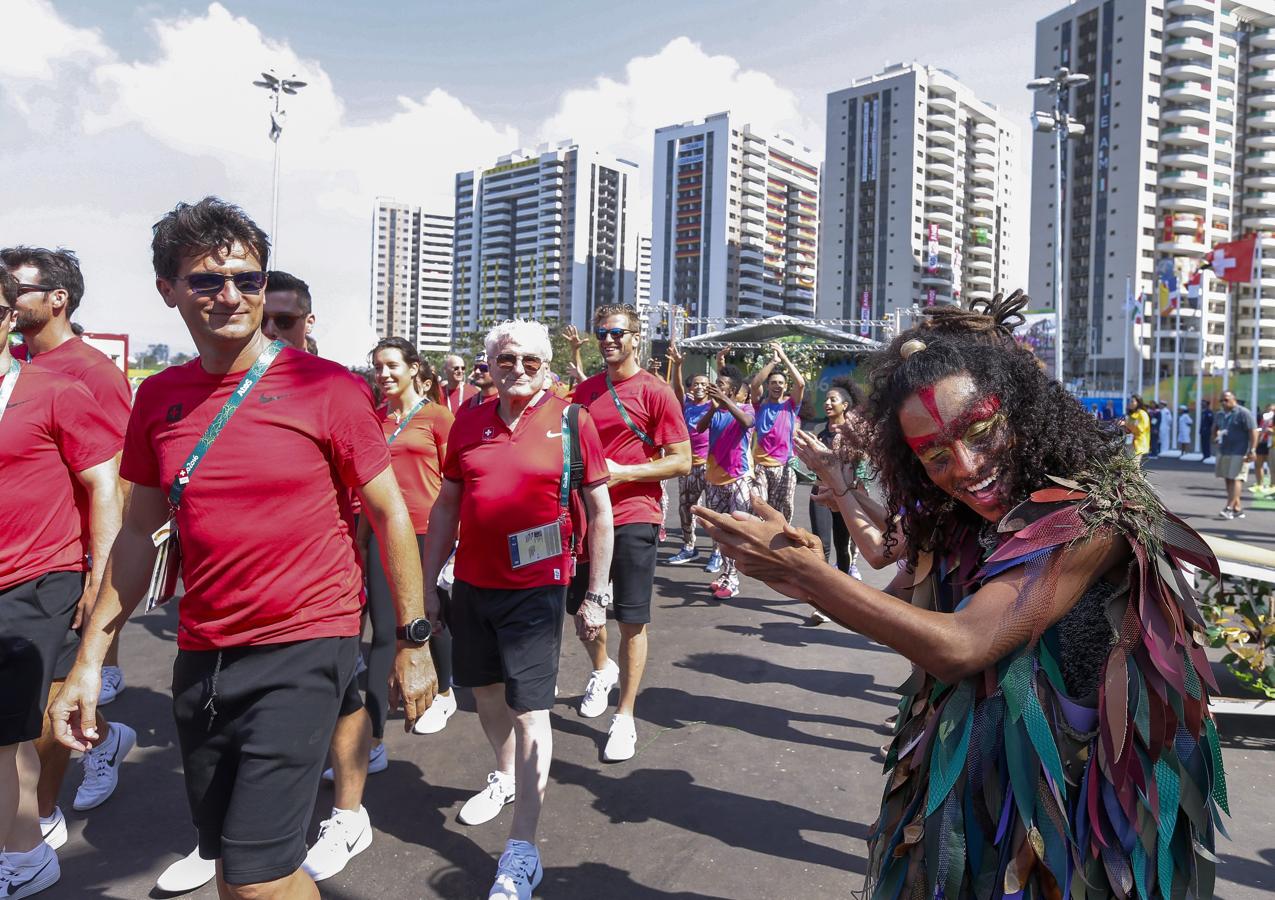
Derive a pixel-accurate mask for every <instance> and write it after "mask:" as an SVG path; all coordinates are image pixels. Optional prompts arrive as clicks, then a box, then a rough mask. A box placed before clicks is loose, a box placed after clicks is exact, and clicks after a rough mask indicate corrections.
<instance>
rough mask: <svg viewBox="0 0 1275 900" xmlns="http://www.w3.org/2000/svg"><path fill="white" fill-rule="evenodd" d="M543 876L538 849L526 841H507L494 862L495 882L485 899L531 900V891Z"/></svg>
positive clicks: (543, 871)
mask: <svg viewBox="0 0 1275 900" xmlns="http://www.w3.org/2000/svg"><path fill="white" fill-rule="evenodd" d="M544 877H545V870H544V867H543V866H541V865H540V851H539V850H537V849H536V846H535V845H534V844H528V843H527V842H526V841H507V842H506V843H505V852H504V853H502V854H500V862H499V863H497V864H496V883H495V884H493V885H492V886H491V893H489V894H488V895H487V900H531V892H532V891H534V890H535V889H536V886H537V885H539V884H540V879H542V878H544Z"/></svg>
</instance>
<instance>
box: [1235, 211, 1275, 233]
mask: <svg viewBox="0 0 1275 900" xmlns="http://www.w3.org/2000/svg"><path fill="white" fill-rule="evenodd" d="M1240 221H1241V222H1243V223H1244V229H1245V230H1246V231H1275V214H1272V213H1268V212H1260V213H1253V214H1252V215H1247V216H1244V218H1242V219H1241V220H1240Z"/></svg>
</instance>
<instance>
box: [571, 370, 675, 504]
mask: <svg viewBox="0 0 1275 900" xmlns="http://www.w3.org/2000/svg"><path fill="white" fill-rule="evenodd" d="M615 392H616V393H617V394H619V396H620V402H621V403H623V404H624V408H625V410H626V411H627V412H628V414H629V418H630V419H632V420H633V424H634V425H636V426H637V427H638V428H640V429H642V431H644V432H645V433H646V434H647V436H648V437H650V438H651V439H652V440H653V441H655V446H654V447H651V446H648V445H647V444H645V443H643V441H642V440H641V439H640V438H639V437H638V436H637V435H636V434H634V433H633V430H632V429H631V428H629V426H628V425H626V424H625V423H624V419H623V418H621V417H620V411H619V410H618V409H616V408H615V399H614V398H613V397H612V396H611V391H610V390H609V389H608V388H607V380H606V373H605V372H602V373H600V374H598V375H594V376H593V377H592V378H586V379H585V380H584V381H582V382H580V385H579V386H578V387H577V388H576V390H575V401H576V403H579V404H581V405H582V406H584V408H585V409H587V410H588V411H589V416H590V418H592V419H593V421H594V422H595V423H596V424H597V427H598V435H599V436H600V437H601V438H602V446H603V452H604V453H605V456H606V458H607V459H609V460H612V461H614V462H617V463H621V464H626V465H640V464H642V463H647V462H650V461H651V460H652V459H656V458H657V457H658V456H659V448H660V447H667V446H668V445H669V444H677V443H681V442H682V441H689V440H690V439H691V436H690V432H688V431H687V430H686V419H685V417H684V416H683V415H682V404H680V403H678V402H677V395H676V394H674V393H673V389H672V388H671V387H669V386H668V385H667V384H666V383H665V382H664V381H662V380H661V379H659V378H657V377H656V376H654V375H652V374H651V373H650V372H648V371H646V370H645V369H639V370H638V373H637V374H636V375H630V376H629V377H628V378H626V379H624V380H623V381H617V382H615ZM611 514H612V516H614V519H615V526H616V527H617V528H618V527H619V526H621V525H632V524H634V523H635V522H646V523H649V524H651V525H658V524H660V523H661V522H662V521H663V520H664V517H663V516H662V515H661V514H660V483H659V482H658V481H631V482H629V483H627V484H617V485H614V486H613V487H612V488H611Z"/></svg>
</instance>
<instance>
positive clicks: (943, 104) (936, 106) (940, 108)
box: [926, 94, 956, 116]
mask: <svg viewBox="0 0 1275 900" xmlns="http://www.w3.org/2000/svg"><path fill="white" fill-rule="evenodd" d="M926 102H927V103H928V104H929V106H930V112H934V113H947V114H948V115H952V116H955V115H956V101H955V100H953V99H952V98H951V97H944V96H942V95H941V94H931V95H930V96H929V97H928V98H927V99H926Z"/></svg>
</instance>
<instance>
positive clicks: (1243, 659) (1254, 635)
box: [1200, 573, 1275, 700]
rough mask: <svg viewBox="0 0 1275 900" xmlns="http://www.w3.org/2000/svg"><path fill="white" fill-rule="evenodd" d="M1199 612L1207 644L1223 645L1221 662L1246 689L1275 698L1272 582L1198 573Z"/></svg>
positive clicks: (1273, 593) (1274, 593)
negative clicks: (1200, 579)
mask: <svg viewBox="0 0 1275 900" xmlns="http://www.w3.org/2000/svg"><path fill="white" fill-rule="evenodd" d="M1202 578H1203V582H1202V587H1203V591H1202V592H1201V593H1202V599H1201V602H1200V612H1201V613H1203V615H1204V621H1205V624H1206V626H1207V629H1206V632H1205V633H1206V634H1207V636H1208V641H1209V646H1211V647H1218V648H1221V647H1225V648H1226V651H1227V653H1226V656H1224V657H1223V658H1222V664H1223V665H1225V666H1226V668H1227V670H1228V671H1230V672H1231V674H1232V675H1234V676H1235V678H1236V679H1237V680H1238V681H1239V682H1240V684H1242V685H1244V686H1245V687H1247V688H1248V689H1249V690H1251V691H1253V692H1255V693H1258V694H1262V695H1263V696H1265V697H1267V698H1268V699H1271V700H1275V606H1272V600H1273V599H1275V584H1271V583H1270V582H1266V581H1259V580H1258V579H1255V578H1234V577H1230V576H1224V577H1223V578H1222V579H1221V580H1220V581H1219V580H1218V579H1215V578H1213V577H1212V576H1210V575H1207V574H1203V573H1202Z"/></svg>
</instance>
